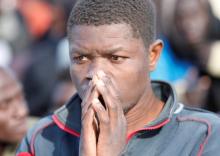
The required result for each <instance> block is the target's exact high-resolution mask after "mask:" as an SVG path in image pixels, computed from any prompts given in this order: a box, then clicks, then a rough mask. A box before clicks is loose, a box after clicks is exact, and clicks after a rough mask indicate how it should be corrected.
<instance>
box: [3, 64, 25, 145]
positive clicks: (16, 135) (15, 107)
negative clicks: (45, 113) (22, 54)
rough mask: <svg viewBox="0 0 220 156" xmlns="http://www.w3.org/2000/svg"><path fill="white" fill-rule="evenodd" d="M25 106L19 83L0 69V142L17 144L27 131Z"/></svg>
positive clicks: (8, 73) (7, 72) (11, 75)
mask: <svg viewBox="0 0 220 156" xmlns="http://www.w3.org/2000/svg"><path fill="white" fill-rule="evenodd" d="M27 114H28V110H27V106H26V101H25V100H24V96H23V92H22V88H21V85H20V83H19V82H18V81H17V80H16V79H15V77H14V75H13V74H11V73H10V72H9V71H7V70H5V69H2V68H0V127H1V129H0V142H1V143H17V142H19V141H20V140H21V139H22V137H23V136H24V134H25V133H26V131H27V125H26V120H27Z"/></svg>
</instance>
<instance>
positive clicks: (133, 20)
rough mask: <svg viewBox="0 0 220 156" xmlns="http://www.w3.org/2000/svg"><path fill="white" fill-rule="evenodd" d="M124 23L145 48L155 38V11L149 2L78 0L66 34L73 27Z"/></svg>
mask: <svg viewBox="0 0 220 156" xmlns="http://www.w3.org/2000/svg"><path fill="white" fill-rule="evenodd" d="M120 23H125V24H128V25H130V26H131V28H132V31H133V32H132V33H133V36H134V37H136V38H138V37H141V38H142V40H143V42H144V43H145V46H146V45H147V46H148V45H149V44H150V43H152V42H153V41H154V40H155V37H156V11H155V6H154V3H153V2H152V1H151V0H78V1H77V2H76V4H75V6H74V7H73V9H72V11H71V14H70V16H69V20H68V24H67V32H68V35H69V34H70V30H71V29H72V28H73V27H74V26H75V25H94V26H100V25H105V24H120Z"/></svg>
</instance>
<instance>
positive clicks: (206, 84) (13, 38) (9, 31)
mask: <svg viewBox="0 0 220 156" xmlns="http://www.w3.org/2000/svg"><path fill="white" fill-rule="evenodd" d="M75 1H76V0H0V66H1V67H0V127H1V130H0V156H1V155H2V154H1V153H2V151H3V147H5V145H7V144H8V143H10V144H11V143H15V142H17V141H18V140H19V139H20V138H21V137H20V136H19V135H22V134H23V131H25V130H24V129H25V128H24V129H21V131H22V132H18V133H19V135H18V136H13V135H11V134H9V132H10V130H9V129H10V128H11V129H16V128H13V126H12V127H9V122H8V120H9V119H10V118H12V120H14V121H16V122H17V123H16V122H15V125H16V124H17V125H22V124H25V123H26V122H25V120H26V119H27V120H29V119H30V116H35V117H42V116H45V115H48V114H50V113H51V112H52V111H54V110H56V109H57V108H59V107H60V106H62V105H63V104H64V103H65V102H66V101H67V100H68V99H69V98H70V97H71V96H72V95H73V94H74V93H75V92H76V89H75V87H74V84H72V82H71V79H70V75H69V69H68V64H69V55H68V49H69V47H68V41H67V39H66V22H67V19H68V15H69V13H70V11H71V8H72V7H73V5H74V3H75ZM153 1H155V4H156V7H157V15H158V18H157V26H158V28H157V30H158V32H157V34H158V38H161V39H162V40H163V41H164V50H163V53H162V55H161V58H160V61H159V63H158V67H157V69H156V70H155V71H154V72H152V73H151V77H152V79H155V80H157V79H158V80H165V81H168V82H170V83H172V84H173V85H174V86H175V88H176V90H177V94H178V96H179V98H180V101H181V102H182V103H184V104H187V105H190V106H194V107H199V108H205V109H207V110H210V111H214V112H220V96H219V95H220V1H219V0H191V1H190V0H153ZM12 73H14V74H12ZM13 87H14V88H15V90H16V89H17V90H16V93H14V92H13ZM7 88H9V94H8V96H6V97H4V95H6V94H7ZM10 92H11V93H10ZM12 93H14V94H12ZM16 99H17V100H16ZM16 101H18V102H17V104H15V103H16ZM26 106H27V107H26ZM20 109H22V110H20ZM9 112H10V113H9ZM13 112H16V113H13ZM16 114H19V115H17V116H16ZM28 114H29V115H28ZM9 116H10V117H9ZM6 121H7V122H6ZM12 125H13V124H12ZM3 127H5V129H4V128H3ZM23 127H25V126H23ZM18 130H19V129H18ZM6 131H7V132H8V133H7V134H6ZM9 136H11V137H12V139H11V137H9Z"/></svg>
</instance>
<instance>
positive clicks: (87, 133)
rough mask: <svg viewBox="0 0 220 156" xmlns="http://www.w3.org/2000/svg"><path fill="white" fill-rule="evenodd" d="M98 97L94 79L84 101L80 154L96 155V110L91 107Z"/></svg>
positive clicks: (81, 155) (83, 155)
mask: <svg viewBox="0 0 220 156" xmlns="http://www.w3.org/2000/svg"><path fill="white" fill-rule="evenodd" d="M97 97H98V93H97V91H96V87H95V83H94V81H91V82H90V83H89V87H88V90H87V92H86V94H85V98H84V99H83V101H82V104H81V107H82V117H81V120H82V121H81V123H82V129H81V136H80V147H79V155H80V156H96V142H97V141H96V140H97V136H96V132H97V124H95V123H96V120H95V114H94V110H93V108H92V107H91V104H92V100H93V99H94V98H97Z"/></svg>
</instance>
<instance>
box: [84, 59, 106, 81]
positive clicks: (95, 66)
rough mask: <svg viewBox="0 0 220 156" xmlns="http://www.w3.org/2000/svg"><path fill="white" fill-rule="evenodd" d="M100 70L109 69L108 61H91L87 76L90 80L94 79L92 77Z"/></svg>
mask: <svg viewBox="0 0 220 156" xmlns="http://www.w3.org/2000/svg"><path fill="white" fill-rule="evenodd" d="M98 71H103V72H106V71H107V69H106V63H105V62H103V61H102V60H97V61H94V62H93V63H91V65H90V66H89V69H88V72H87V76H86V78H87V79H88V80H92V78H93V77H94V75H96V74H97V72H98Z"/></svg>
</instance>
